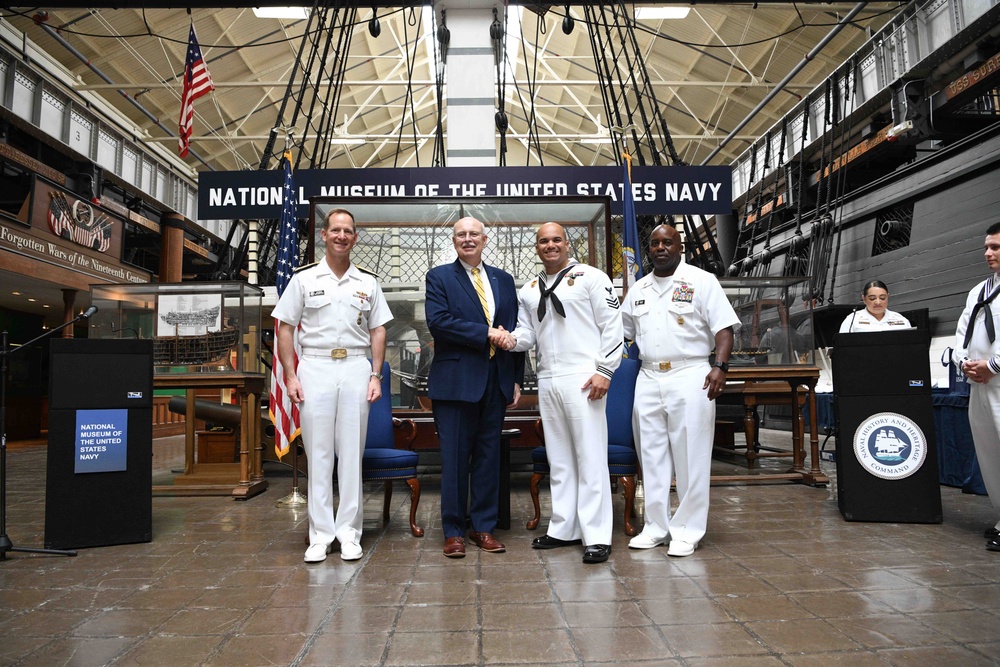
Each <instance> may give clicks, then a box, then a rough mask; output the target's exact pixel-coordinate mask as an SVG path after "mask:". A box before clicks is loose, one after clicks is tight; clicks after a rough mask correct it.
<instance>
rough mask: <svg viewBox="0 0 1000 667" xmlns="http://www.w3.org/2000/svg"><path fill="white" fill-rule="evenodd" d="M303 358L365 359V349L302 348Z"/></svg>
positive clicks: (366, 352)
mask: <svg viewBox="0 0 1000 667" xmlns="http://www.w3.org/2000/svg"><path fill="white" fill-rule="evenodd" d="M302 356H303V357H326V358H329V359H347V358H348V357H367V356H368V348H367V347H348V348H343V347H335V348H333V349H332V350H331V349H330V348H328V347H304V348H302Z"/></svg>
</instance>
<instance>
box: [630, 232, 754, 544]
mask: <svg viewBox="0 0 1000 667" xmlns="http://www.w3.org/2000/svg"><path fill="white" fill-rule="evenodd" d="M649 255H650V258H651V259H652V261H653V273H651V274H649V275H647V276H645V277H643V278H642V279H641V280H639V281H638V282H637V283H636V284H635V285H634V286H632V288H631V289H630V290H629V291H628V295H627V297H626V298H625V303H624V305H623V311H622V320H623V324H624V328H625V337H626V338H629V339H634V340H635V342H636V344H637V345H638V347H639V353H640V355H641V356H642V358H643V364H642V371H641V372H640V373H639V377H638V379H637V380H636V386H635V405H634V407H633V411H632V421H633V424H634V425H635V428H634V429H633V430H634V432H635V434H636V441H637V443H638V449H639V457H640V460H641V463H642V471H643V484H644V486H645V504H646V506H645V526H643V529H642V532H641V533H639V534H638V535H636V536H635V537H633V538H632V540H631V541H630V542H629V548H632V549H652V548H654V547H657V546H659V545H661V544H664V543H666V542H668V541H669V543H670V544H669V547H668V549H667V555H669V556H678V557H683V556H690V555H691V554H692V553H694V550H695V549H696V548H697V546H698V543H699V542H700V541H701V539H702V537H704V535H705V530H706V527H707V524H708V504H709V491H710V488H709V483H710V479H711V463H712V438H713V435H714V430H715V399H716V398H717V397H718V396H719V394H721V393H722V390H723V389H724V388H725V385H726V372H727V371H728V370H729V363H728V361H729V354H730V352H731V351H732V349H733V328H734V327H735V326H738V325H739V318H738V317H737V316H736V313H735V312H734V311H733V308H732V306H731V305H730V304H729V300H728V299H727V298H726V295H725V292H724V291H723V290H722V287H721V285H719V281H718V280H717V279H716V278H715V276H713V275H712V274H710V273H707V272H705V271H702V270H701V269H698V268H695V267H693V266H690V265H688V264H686V263H684V262H683V261H682V260H683V246H682V244H681V240H680V236H679V235H678V233H677V230H675V229H674V228H672V227H667V226H665V225H661V226H659V227H657V228H656V229H654V230H653V233H652V235H651V237H650V242H649ZM713 348H715V356H716V362H715V364H714V366H713V365H709V362H708V360H709V355H710V354H711V353H712V349H713ZM675 474H676V476H677V499H678V505H677V509H676V510H675V511H674V512H673V514H671V512H670V481H671V478H672V477H673V476H674V475H675Z"/></svg>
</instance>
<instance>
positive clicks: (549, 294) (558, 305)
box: [538, 264, 576, 322]
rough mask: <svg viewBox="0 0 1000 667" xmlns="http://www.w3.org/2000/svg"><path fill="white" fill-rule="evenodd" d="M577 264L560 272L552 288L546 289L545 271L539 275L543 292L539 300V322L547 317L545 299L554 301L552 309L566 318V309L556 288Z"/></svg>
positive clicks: (539, 288) (539, 283)
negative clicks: (556, 293) (556, 292)
mask: <svg viewBox="0 0 1000 667" xmlns="http://www.w3.org/2000/svg"><path fill="white" fill-rule="evenodd" d="M574 266H576V265H575V264H570V265H569V266H567V267H566V268H565V269H563V270H562V271H560V272H559V274H558V275H557V276H556V279H555V280H554V281H553V282H552V287H549V288H546V287H545V275H546V274H545V271H542V272H541V273H539V274H538V291H539V292H541V297H540V298H539V299H538V321H539V322H541V321H542V319H544V317H545V299H548V298H551V299H552V307H553V308H554V309H555V311H556V312H557V313H559V315H560V316H561V317H566V309H565V308H563V305H562V301H560V300H559V297H557V296H556V295H555V291H556V287H559V283H560V282H562V279H563V276H565V275H566V274H567V273H568V272H569V270H570V269H572V268H573V267H574Z"/></svg>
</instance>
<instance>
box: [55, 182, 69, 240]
mask: <svg viewBox="0 0 1000 667" xmlns="http://www.w3.org/2000/svg"><path fill="white" fill-rule="evenodd" d="M49 197H51V198H52V201H51V202H49V229H51V230H52V233H53V234H55V235H56V236H62V237H64V238H69V237H70V235H71V234H72V233H73V217H72V213H71V212H70V208H69V202H67V201H66V197H64V196H63V194H62V193H61V192H55V191H53V192H49Z"/></svg>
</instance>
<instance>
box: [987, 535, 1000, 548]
mask: <svg viewBox="0 0 1000 667" xmlns="http://www.w3.org/2000/svg"><path fill="white" fill-rule="evenodd" d="M986 550H987V551H1000V537H994V538H993V539H992V540H990V541H989V542H987V543H986Z"/></svg>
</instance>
